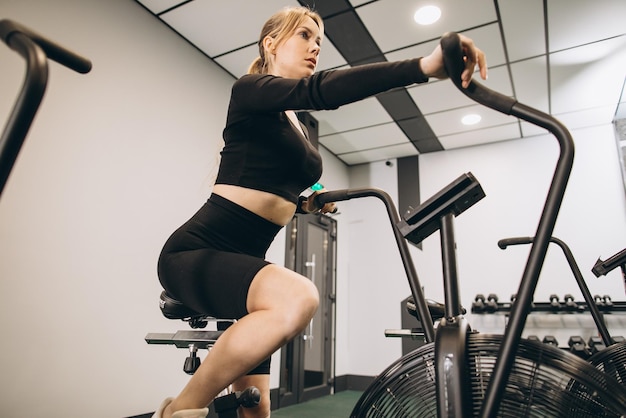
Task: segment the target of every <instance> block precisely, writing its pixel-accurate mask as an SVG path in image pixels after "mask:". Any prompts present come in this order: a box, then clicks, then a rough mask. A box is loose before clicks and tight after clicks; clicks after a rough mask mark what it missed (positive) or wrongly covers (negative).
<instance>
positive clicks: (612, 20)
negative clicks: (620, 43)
mask: <svg viewBox="0 0 626 418" xmlns="http://www.w3.org/2000/svg"><path fill="white" fill-rule="evenodd" d="M625 22H626V1H624V0H594V1H589V0H567V1H563V0H549V1H548V30H549V42H550V52H552V51H560V50H562V49H566V48H572V47H575V46H579V45H584V44H587V43H590V42H595V41H597V40H598V39H608V38H611V37H614V36H619V35H623V34H624V33H626V23H625Z"/></svg>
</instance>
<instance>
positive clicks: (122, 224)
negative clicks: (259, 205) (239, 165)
mask: <svg viewBox="0 0 626 418" xmlns="http://www.w3.org/2000/svg"><path fill="white" fill-rule="evenodd" d="M0 15H1V17H2V18H11V19H13V20H16V21H18V22H20V23H22V24H24V25H26V26H29V27H31V28H32V29H34V30H36V31H38V32H40V33H42V34H44V35H46V36H47V37H49V38H51V39H54V40H55V41H57V42H58V43H60V44H62V45H65V46H67V47H68V48H70V49H72V50H75V51H77V52H79V53H81V54H83V55H85V56H87V57H88V58H90V59H91V60H92V61H93V64H94V67H93V70H92V71H91V73H89V74H87V75H79V74H76V73H73V72H71V71H70V70H68V69H66V68H64V67H61V66H60V65H58V64H56V63H50V81H49V85H48V90H47V93H46V96H45V98H44V102H43V104H42V107H41V109H40V111H39V114H38V116H37V118H36V120H35V122H34V124H33V127H32V130H31V132H30V134H29V136H28V138H27V141H26V144H25V145H24V147H23V149H22V152H21V154H20V157H19V159H18V161H17V163H16V166H15V169H14V170H13V173H12V175H11V178H10V180H9V183H8V184H7V187H6V188H5V190H4V193H3V195H2V198H1V200H0V248H1V251H0V277H1V279H0V294H1V295H2V297H3V301H2V303H1V304H0V305H1V307H0V329H2V335H3V349H2V356H0V376H1V377H0V379H1V382H2V388H3V390H2V391H0V416H11V417H26V416H39V417H42V416H51V417H79V416H80V417H84V416H89V417H121V416H129V415H136V414H140V413H145V412H148V411H154V409H155V408H156V407H157V406H158V404H159V403H160V402H161V400H162V399H163V398H164V397H165V396H168V395H173V394H176V393H177V392H178V391H179V390H180V389H181V388H182V386H183V384H184V383H185V382H186V380H187V376H186V375H185V374H184V373H182V370H181V369H182V365H183V360H184V357H185V356H186V354H185V352H184V351H182V350H176V349H175V348H174V347H173V346H167V347H166V346H148V345H147V344H146V343H145V342H144V341H143V338H144V336H145V334H146V333H147V332H159V331H160V332H167V331H170V330H171V331H174V330H176V329H179V328H180V327H181V326H182V323H181V324H180V325H179V324H176V323H173V321H168V320H166V319H165V318H163V317H161V315H160V314H159V311H158V300H157V298H158V295H159V292H160V286H159V283H158V281H157V278H156V260H157V257H158V254H159V251H160V248H161V246H162V245H163V243H164V241H165V239H166V238H167V236H168V235H169V234H170V233H171V232H172V231H173V230H174V228H175V227H177V226H178V225H179V224H180V223H182V222H183V221H184V220H186V218H187V217H189V216H190V215H191V214H192V213H193V212H194V211H195V210H196V209H197V208H198V207H199V206H200V205H201V203H202V202H204V201H205V200H206V198H207V196H208V193H209V187H208V185H209V181H210V179H211V177H212V175H213V174H214V170H215V168H216V164H217V156H218V151H219V147H220V146H221V130H222V129H223V124H224V121H225V118H226V108H227V103H228V97H229V93H230V85H231V84H232V81H233V80H232V78H231V77H229V76H227V75H225V74H224V72H223V71H222V70H220V69H219V68H218V67H217V66H215V65H214V64H212V63H211V62H210V61H209V60H207V59H206V57H204V56H202V55H201V54H199V53H198V52H197V51H196V50H195V49H194V48H192V47H191V46H189V45H188V44H187V43H186V42H185V41H183V40H182V39H180V38H179V37H177V36H173V35H172V33H171V31H170V30H169V29H168V28H167V27H166V26H165V25H163V24H161V23H159V22H158V21H157V20H156V19H154V18H153V17H152V16H151V15H149V14H148V13H147V12H146V11H145V10H143V9H142V8H141V7H140V6H138V5H137V4H136V3H135V2H133V1H130V0H108V1H98V0H80V1H79V0H57V1H54V2H49V1H37V0H15V1H7V0H2V1H1V3H0ZM0 62H1V63H2V77H1V79H0V115H3V117H5V118H6V116H5V115H8V112H9V109H10V108H11V106H12V105H13V102H14V100H15V97H16V94H17V91H18V90H19V86H20V84H21V81H22V79H23V71H24V65H23V60H22V59H21V58H20V57H19V56H18V55H17V54H15V53H13V52H12V51H10V50H9V49H8V48H6V47H5V46H4V45H1V46H0ZM3 123H4V122H3Z"/></svg>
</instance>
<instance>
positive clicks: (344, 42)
mask: <svg viewBox="0 0 626 418" xmlns="http://www.w3.org/2000/svg"><path fill="white" fill-rule="evenodd" d="M298 2H299V3H300V4H301V5H303V6H308V7H310V8H311V9H314V10H315V11H317V12H318V13H319V14H320V15H321V16H322V18H323V19H324V33H325V34H326V37H327V38H328V39H329V40H330V41H331V42H332V43H333V45H334V46H335V48H336V49H337V51H339V53H340V54H341V55H342V56H343V57H344V59H345V60H346V61H347V62H348V64H350V65H352V66H354V65H359V64H366V63H373V62H382V61H387V59H386V58H385V55H384V54H383V52H382V51H381V50H380V48H379V47H378V45H377V44H376V42H375V41H374V39H373V38H372V35H371V34H370V33H369V31H368V30H367V28H366V27H365V25H364V24H363V22H362V21H361V19H360V18H359V16H358V14H357V13H356V11H355V9H354V7H353V6H352V5H351V4H350V3H349V2H348V0H298ZM376 98H377V99H378V101H379V102H380V104H381V105H382V106H383V108H384V109H385V110H386V111H387V113H388V114H389V115H390V116H391V118H392V119H393V120H394V122H395V123H396V124H397V125H398V127H399V128H400V129H401V130H402V132H404V134H405V135H406V136H407V138H408V139H409V140H410V141H411V143H412V144H413V146H415V148H416V149H417V151H418V152H419V153H420V154H423V153H427V152H434V151H443V146H442V145H441V142H439V139H438V138H437V136H436V135H435V133H434V132H433V130H432V128H431V127H430V125H429V124H428V122H427V121H426V118H424V115H423V114H422V112H421V111H420V110H419V108H418V107H417V105H416V104H415V101H413V98H412V97H411V95H410V94H409V92H408V91H407V90H406V89H405V88H400V89H394V90H391V91H388V92H385V93H381V94H379V95H377V96H376Z"/></svg>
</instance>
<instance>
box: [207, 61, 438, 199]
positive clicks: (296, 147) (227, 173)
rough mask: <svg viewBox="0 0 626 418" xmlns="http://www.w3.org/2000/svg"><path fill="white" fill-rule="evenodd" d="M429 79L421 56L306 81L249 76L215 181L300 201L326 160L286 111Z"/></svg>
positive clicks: (234, 107) (237, 88)
mask: <svg viewBox="0 0 626 418" xmlns="http://www.w3.org/2000/svg"><path fill="white" fill-rule="evenodd" d="M426 81H428V78H427V77H426V76H425V75H424V74H423V73H422V72H421V69H420V66H419V58H417V59H411V60H405V61H398V62H384V63H375V64H367V65H361V66H357V67H352V68H348V69H343V70H331V71H322V72H319V73H316V74H314V75H312V76H310V77H306V78H303V79H289V78H282V77H277V76H273V75H269V74H249V75H245V76H243V77H241V78H240V79H239V80H237V81H236V82H235V83H234V85H233V88H232V94H231V99H230V105H229V108H228V115H227V121H226V127H225V128H224V148H223V150H222V152H221V157H222V158H221V162H220V168H219V171H218V175H217V180H216V183H217V184H231V185H237V186H242V187H247V188H251V189H255V190H262V191H266V192H270V193H273V194H276V195H278V196H282V197H284V198H285V199H287V200H289V201H291V202H293V203H296V202H297V201H298V196H299V194H300V193H301V192H302V191H303V190H305V189H306V188H307V187H309V186H311V185H313V184H314V183H315V182H316V181H317V180H319V178H320V176H321V174H322V161H321V157H320V155H319V153H318V151H317V150H316V149H315V148H314V147H313V146H312V145H311V144H310V143H309V141H308V139H307V138H306V137H304V136H303V135H302V134H301V133H300V131H299V130H297V128H296V127H294V126H293V125H292V123H291V122H290V120H289V119H288V118H287V116H286V114H285V113H284V112H285V111H287V110H294V111H299V110H332V109H336V108H338V107H339V106H342V105H345V104H348V103H353V102H356V101H359V100H362V99H365V98H367V97H370V96H373V95H376V94H378V93H382V92H385V91H387V90H390V89H393V88H397V87H403V86H408V85H411V84H414V83H424V82H426Z"/></svg>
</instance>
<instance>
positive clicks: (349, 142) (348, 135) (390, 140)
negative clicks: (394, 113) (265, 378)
mask: <svg viewBox="0 0 626 418" xmlns="http://www.w3.org/2000/svg"><path fill="white" fill-rule="evenodd" d="M406 142H408V140H407V138H406V136H405V135H404V133H403V132H402V131H401V130H400V128H399V127H398V125H397V124H396V123H394V122H391V123H387V124H384V125H377V126H372V127H370V128H367V129H357V130H354V131H347V132H342V133H339V134H334V135H327V136H323V137H321V138H320V143H322V144H323V145H324V146H325V147H326V148H328V149H329V150H331V151H332V152H334V153H337V154H344V153H347V152H354V151H362V150H368V149H374V148H378V147H386V146H389V145H397V144H402V143H406Z"/></svg>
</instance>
